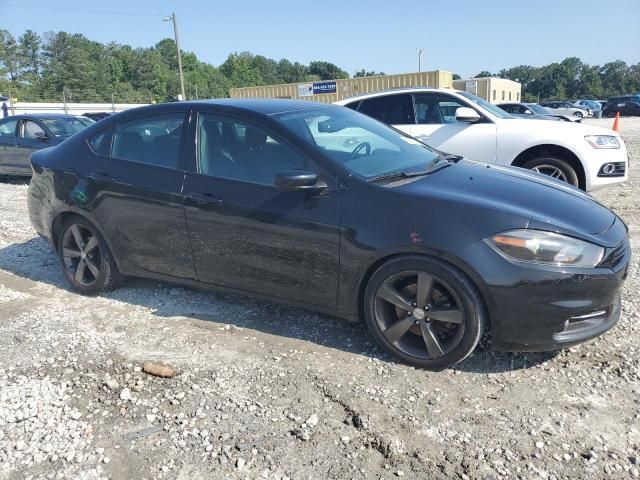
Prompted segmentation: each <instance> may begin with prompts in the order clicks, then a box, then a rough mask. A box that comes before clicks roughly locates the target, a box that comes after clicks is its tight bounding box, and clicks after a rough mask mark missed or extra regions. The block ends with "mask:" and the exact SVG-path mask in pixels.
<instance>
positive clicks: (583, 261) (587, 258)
mask: <svg viewBox="0 0 640 480" xmlns="http://www.w3.org/2000/svg"><path fill="white" fill-rule="evenodd" d="M486 242H487V243H488V244H489V245H490V246H491V247H493V249H494V250H495V251H496V252H498V253H499V254H500V255H502V256H503V257H505V258H507V259H509V260H515V261H518V262H531V263H541V264H545V265H557V266H567V267H589V268H591V267H595V266H596V265H598V264H599V263H600V262H601V261H602V257H603V255H604V248H602V247H600V246H598V245H594V244H592V243H589V242H584V241H582V240H578V239H577V238H573V237H567V236H566V235H560V234H557V233H552V232H543V231H541V230H511V231H509V232H504V233H499V234H498V235H494V236H493V237H490V238H487V239H486Z"/></svg>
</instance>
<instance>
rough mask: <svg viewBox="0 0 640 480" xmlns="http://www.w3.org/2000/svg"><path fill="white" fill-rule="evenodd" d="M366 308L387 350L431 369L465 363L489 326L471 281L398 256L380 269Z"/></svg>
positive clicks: (427, 261) (423, 260) (426, 260)
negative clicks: (486, 325) (463, 361)
mask: <svg viewBox="0 0 640 480" xmlns="http://www.w3.org/2000/svg"><path fill="white" fill-rule="evenodd" d="M364 303H365V304H364V306H365V319H366V322H367V325H368V327H369V330H370V331H371V334H372V335H373V337H374V338H375V339H376V340H377V342H378V343H379V344H380V345H381V346H382V347H383V348H384V349H385V350H387V351H388V352H390V353H391V354H392V355H395V356H396V357H398V358H399V359H401V360H402V361H404V362H405V363H408V364H410V365H414V366H417V367H422V368H428V369H432V370H441V369H443V368H447V367H450V366H452V365H454V364H456V363H458V362H460V361H462V360H464V359H465V358H466V357H467V356H468V355H469V354H471V352H473V350H474V349H475V347H476V345H477V344H478V341H479V340H480V337H481V336H482V333H483V332H484V329H485V324H486V313H485V308H484V304H483V301H482V299H481V297H480V294H479V293H478V291H477V290H476V288H475V286H474V285H473V284H472V283H471V281H470V280H469V279H468V278H467V277H466V276H465V275H464V274H463V273H462V272H460V271H458V270H457V269H455V268H453V267H451V266H449V265H448V264H446V263H444V262H441V261H439V260H436V259H432V258H430V257H422V256H410V257H400V258H396V259H392V260H390V261H388V262H387V263H385V264H384V265H382V266H381V267H380V268H378V270H377V271H376V272H375V273H374V274H373V276H372V277H371V280H370V281H369V284H368V285H367V288H366V290H365V298H364Z"/></svg>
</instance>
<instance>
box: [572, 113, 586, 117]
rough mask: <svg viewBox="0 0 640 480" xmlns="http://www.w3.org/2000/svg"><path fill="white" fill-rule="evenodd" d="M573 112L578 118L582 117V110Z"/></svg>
mask: <svg viewBox="0 0 640 480" xmlns="http://www.w3.org/2000/svg"><path fill="white" fill-rule="evenodd" d="M573 114H574V115H575V116H576V117H578V118H583V117H584V114H583V113H582V112H573Z"/></svg>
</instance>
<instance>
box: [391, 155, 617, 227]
mask: <svg viewBox="0 0 640 480" xmlns="http://www.w3.org/2000/svg"><path fill="white" fill-rule="evenodd" d="M409 180H412V179H409ZM397 188H399V189H400V190H403V191H406V192H407V193H409V192H410V193H412V194H415V195H419V196H425V197H433V196H437V197H439V198H442V199H448V200H450V201H454V202H460V203H464V204H469V205H478V206H482V207H485V208H491V209H493V210H499V211H503V212H507V213H512V214H514V215H518V216H521V217H525V218H529V220H530V224H532V225H533V224H535V225H536V228H548V229H549V230H556V231H558V230H564V231H565V232H567V233H574V234H578V235H587V236H592V235H595V234H599V233H602V232H604V231H606V230H607V229H609V228H610V227H611V225H613V223H614V221H615V218H616V216H615V215H614V214H613V212H611V211H610V210H609V209H608V208H606V207H604V206H602V205H600V204H599V203H598V202H596V201H595V200H593V199H592V198H591V197H590V196H589V195H587V194H585V193H584V192H582V191H581V190H578V189H577V188H574V187H572V186H570V185H567V184H566V183H563V182H560V181H557V180H553V179H551V178H549V177H547V176H545V175H541V174H538V173H535V172H530V171H528V170H524V169H522V168H516V167H503V166H498V165H493V164H491V165H490V164H486V163H481V162H472V161H469V160H462V161H459V162H457V163H455V164H452V165H451V166H449V167H447V168H443V169H441V170H439V171H437V172H434V173H433V174H431V175H427V176H424V177H419V178H418V179H417V180H415V181H406V182H402V184H400V185H397Z"/></svg>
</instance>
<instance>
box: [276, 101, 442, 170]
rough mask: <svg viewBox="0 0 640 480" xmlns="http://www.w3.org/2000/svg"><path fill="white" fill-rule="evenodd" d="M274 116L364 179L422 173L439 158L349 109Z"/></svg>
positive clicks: (418, 143)
mask: <svg viewBox="0 0 640 480" xmlns="http://www.w3.org/2000/svg"><path fill="white" fill-rule="evenodd" d="M273 117H274V118H275V119H276V120H278V121H279V122H281V123H282V124H284V125H285V126H286V127H287V128H289V129H290V130H292V131H293V132H294V133H296V134H297V135H298V136H299V137H301V138H303V139H304V140H305V141H307V142H309V143H312V144H313V145H315V146H317V147H318V148H320V149H322V151H323V152H324V153H326V154H327V155H328V156H329V157H330V158H331V159H332V160H334V161H335V162H337V163H339V164H341V165H343V166H344V167H345V168H347V169H348V170H350V171H352V172H354V173H356V174H357V175H360V176H362V177H364V178H367V179H368V178H373V177H377V176H380V175H385V174H388V173H391V172H397V171H419V170H424V169H426V168H428V167H429V166H431V165H432V164H434V163H435V162H437V160H438V158H439V157H438V154H436V153H435V152H434V151H433V150H431V149H430V148H429V147H427V146H426V145H424V144H423V143H421V142H419V141H417V140H415V139H413V138H411V137H409V136H407V135H404V134H402V133H399V132H398V131H396V130H393V129H391V128H389V127H387V126H386V125H383V124H382V123H380V122H377V121H376V120H374V119H372V118H369V117H367V116H365V115H361V114H359V113H357V112H354V111H352V110H350V109H348V108H341V107H325V108H323V107H320V108H313V109H307V110H300V111H295V112H286V113H279V114H275V115H274V116H273Z"/></svg>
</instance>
